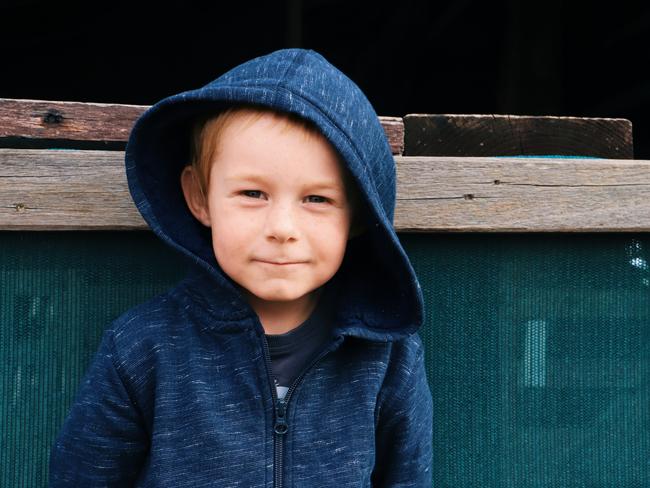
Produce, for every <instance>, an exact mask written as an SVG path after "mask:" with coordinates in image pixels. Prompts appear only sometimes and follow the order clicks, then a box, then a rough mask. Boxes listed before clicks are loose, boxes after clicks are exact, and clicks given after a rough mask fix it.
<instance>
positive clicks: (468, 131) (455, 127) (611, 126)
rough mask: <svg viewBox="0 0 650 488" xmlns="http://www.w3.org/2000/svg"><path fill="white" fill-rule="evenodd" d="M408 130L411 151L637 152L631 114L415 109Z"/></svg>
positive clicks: (613, 155)
mask: <svg viewBox="0 0 650 488" xmlns="http://www.w3.org/2000/svg"><path fill="white" fill-rule="evenodd" d="M404 131H405V133H404V152H403V154H404V155H405V156H543V155H564V156H592V157H600V158H608V159H633V158H634V150H633V143H632V123H631V122H630V121H629V120H626V119H610V118H586V117H551V116H516V115H433V114H409V115H406V116H404Z"/></svg>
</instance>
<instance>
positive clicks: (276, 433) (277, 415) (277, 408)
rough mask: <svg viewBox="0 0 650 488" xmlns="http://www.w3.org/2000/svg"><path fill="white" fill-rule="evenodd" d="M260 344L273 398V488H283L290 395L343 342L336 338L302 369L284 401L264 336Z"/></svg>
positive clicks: (341, 338)
mask: <svg viewBox="0 0 650 488" xmlns="http://www.w3.org/2000/svg"><path fill="white" fill-rule="evenodd" d="M262 339H263V340H262V343H263V346H264V360H265V362H266V372H267V375H268V378H269V383H270V384H271V395H272V396H273V413H274V415H273V459H274V462H273V486H274V487H275V488H282V487H283V483H284V480H283V474H282V472H283V471H284V469H283V463H284V436H285V434H286V433H287V432H288V431H289V424H288V423H287V408H288V404H289V400H290V399H291V394H292V393H293V391H294V390H295V389H296V388H297V387H298V385H299V384H300V383H301V382H302V379H303V378H304V377H305V375H306V374H307V372H308V371H309V370H310V369H311V368H312V367H313V366H314V365H315V364H316V363H317V362H318V361H320V360H321V359H322V358H323V357H324V356H325V355H326V354H328V353H329V352H330V351H332V350H334V349H335V348H336V347H337V346H338V345H339V343H340V342H342V341H343V336H338V337H337V338H336V340H335V341H334V343H332V344H330V345H329V346H328V347H327V348H325V349H324V350H323V351H321V353H320V354H319V355H318V356H316V357H315V358H314V360H313V361H312V362H311V363H309V365H308V366H307V367H306V368H304V369H303V371H302V373H300V375H299V376H298V377H297V378H296V379H295V380H294V381H293V383H292V384H291V386H290V387H289V389H288V390H287V393H286V394H285V396H284V399H281V398H278V394H277V390H276V388H275V381H274V380H273V374H272V372H271V353H270V352H269V343H268V341H267V340H266V336H262Z"/></svg>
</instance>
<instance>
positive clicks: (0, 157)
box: [0, 149, 650, 232]
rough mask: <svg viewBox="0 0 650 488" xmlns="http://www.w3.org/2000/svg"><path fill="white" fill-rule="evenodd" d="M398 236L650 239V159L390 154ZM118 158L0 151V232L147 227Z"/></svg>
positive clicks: (96, 154) (114, 153)
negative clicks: (608, 234) (634, 235)
mask: <svg viewBox="0 0 650 488" xmlns="http://www.w3.org/2000/svg"><path fill="white" fill-rule="evenodd" d="M396 161H397V178H398V179H397V204H396V210H395V228H396V229H397V230H398V231H400V232H594V231H597V232H605V231H613V232H628V231H629V232H643V231H645V232H647V231H649V230H650V161H646V160H617V159H537V158H531V159H527V158H449V157H405V156H398V157H396ZM146 228H147V227H146V224H145V223H144V221H143V220H142V217H141V216H140V214H139V213H138V211H137V209H136V208H135V206H134V204H133V202H132V200H131V196H130V194H129V192H128V187H127V183H126V176H125V173H124V153H123V152H121V151H76V150H61V151H54V150H35V149H20V150H18V149H0V229H2V230H80V229H87V230H91V229H107V230H108V229H133V230H139V229H146Z"/></svg>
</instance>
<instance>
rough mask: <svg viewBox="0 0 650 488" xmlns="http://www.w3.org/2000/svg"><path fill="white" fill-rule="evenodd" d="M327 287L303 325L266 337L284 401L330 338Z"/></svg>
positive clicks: (279, 396)
mask: <svg viewBox="0 0 650 488" xmlns="http://www.w3.org/2000/svg"><path fill="white" fill-rule="evenodd" d="M327 288H328V287H325V289H323V292H322V294H321V296H320V299H319V301H318V304H317V305H316V307H315V308H314V311H313V312H312V314H311V315H310V316H309V317H308V318H307V320H305V321H304V322H303V323H302V324H300V325H299V326H298V327H296V328H295V329H292V330H290V331H289V332H287V333H285V334H266V339H267V341H268V344H269V352H270V353H271V369H272V372H273V377H274V379H275V387H276V391H277V392H278V398H284V396H285V394H286V392H287V390H288V389H289V387H290V386H291V384H292V383H293V381H294V380H295V379H296V378H297V377H298V376H299V375H300V373H302V371H303V369H304V368H306V367H307V366H308V365H309V363H310V362H311V360H312V359H314V358H315V356H316V355H317V354H318V353H319V352H320V351H321V350H322V348H323V347H324V346H325V344H326V343H327V342H329V339H330V338H331V337H332V329H333V325H334V324H333V323H332V317H333V314H332V311H333V310H332V306H331V294H330V293H328V289H327Z"/></svg>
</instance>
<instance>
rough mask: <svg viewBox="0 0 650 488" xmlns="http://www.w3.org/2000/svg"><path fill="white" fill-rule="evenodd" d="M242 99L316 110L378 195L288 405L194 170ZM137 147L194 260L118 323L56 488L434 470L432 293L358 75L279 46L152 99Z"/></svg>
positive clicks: (301, 482)
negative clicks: (195, 122) (426, 339)
mask: <svg viewBox="0 0 650 488" xmlns="http://www.w3.org/2000/svg"><path fill="white" fill-rule="evenodd" d="M236 102H253V103H258V104H263V105H267V106H270V107H273V108H275V109H278V110H282V111H286V112H293V113H296V114H299V115H301V116H303V117H305V118H307V119H309V120H311V121H313V122H315V123H316V125H317V126H318V127H319V128H320V130H321V131H322V133H323V134H324V135H325V137H326V138H327V139H328V140H329V141H330V142H331V143H332V144H333V145H334V147H335V148H336V149H337V150H338V152H339V153H340V154H341V156H342V158H343V159H344V161H345V164H347V166H348V168H349V169H350V171H351V173H352V175H353V177H354V179H355V181H356V184H357V185H358V187H359V190H360V192H361V195H362V197H363V199H364V201H365V204H366V205H367V209H366V210H367V218H368V221H367V222H366V223H367V226H368V230H367V232H365V233H363V234H361V235H359V236H357V237H355V238H353V239H351V240H350V241H349V242H348V247H347V249H346V254H345V257H344V260H343V263H342V264H341V267H340V269H339V271H338V272H337V274H336V275H335V276H334V277H333V278H332V281H333V283H334V284H335V286H336V289H337V290H338V300H337V308H336V311H335V312H336V313H335V324H334V339H333V340H332V342H331V343H329V344H328V345H327V346H326V348H325V349H324V350H323V351H322V352H321V354H320V355H319V356H318V358H317V360H316V361H315V362H313V363H311V364H310V365H309V366H308V367H307V368H306V369H305V370H304V371H303V374H302V375H301V377H300V379H299V380H298V382H297V383H296V385H295V389H294V391H293V393H292V394H291V396H290V397H289V398H288V403H287V404H286V407H283V406H281V405H279V404H278V403H277V399H276V396H275V392H274V389H273V383H272V379H271V376H270V374H269V357H268V347H267V345H266V341H265V340H264V329H263V327H262V325H261V323H260V321H259V318H258V316H257V315H256V313H255V312H254V310H253V309H252V307H251V306H250V305H249V304H248V302H247V301H246V299H245V297H244V296H243V295H242V294H241V293H240V292H239V291H238V289H237V287H236V286H235V284H234V283H233V282H232V280H231V279H230V278H229V277H228V276H227V275H226V274H225V273H224V272H223V271H222V270H221V268H220V267H219V265H218V264H217V261H216V259H215V256H214V253H213V250H212V245H211V241H210V239H211V236H210V233H209V229H207V228H205V227H203V226H202V225H201V224H200V223H199V222H198V221H197V220H196V219H195V218H194V217H193V216H192V215H191V213H190V212H189V210H188V209H187V206H186V204H185V201H184V199H183V195H182V192H181V188H180V185H179V175H180V172H181V170H182V167H183V166H185V164H187V162H188V150H189V133H190V132H189V127H190V122H191V120H192V119H193V118H195V117H196V116H197V115H199V114H200V113H204V112H206V111H212V112H214V111H215V110H218V109H220V108H223V107H224V106H227V105H228V104H231V103H236ZM125 160H126V174H127V179H128V184H129V190H130V192H131V195H132V197H133V200H134V202H135V204H136V206H137V208H138V209H139V211H140V212H141V214H142V216H143V217H144V219H145V220H146V222H147V223H148V224H149V226H150V227H151V229H152V230H153V231H154V232H155V233H156V235H157V236H159V237H160V238H161V239H162V240H163V241H164V242H166V243H167V244H169V245H170V246H172V247H173V248H174V249H176V250H177V251H178V252H180V253H182V255H183V256H186V257H187V258H188V260H189V263H190V266H189V269H190V271H189V273H188V275H187V277H186V278H185V279H184V280H182V281H181V282H180V283H178V285H177V286H175V287H173V288H171V289H170V290H168V291H167V292H165V293H163V294H161V295H159V296H155V297H153V298H151V299H150V300H148V301H147V302H145V303H142V304H140V305H138V306H136V307H134V308H132V309H130V310H128V311H126V312H124V314H123V315H121V316H120V317H119V318H117V319H116V320H115V321H114V322H113V323H111V324H108V326H107V328H106V331H105V333H104V335H103V338H102V341H101V344H100V346H99V349H98V351H97V353H96V355H95V357H94V359H93V361H92V363H91V365H90V367H89V368H88V371H87V372H86V374H85V377H84V379H83V380H82V382H81V385H80V387H79V391H78V392H77V396H76V398H75V401H74V404H73V406H72V408H71V410H70V413H69V416H68V417H67V419H66V422H65V424H64V426H63V427H62V429H61V431H60V433H59V435H58V437H57V439H56V441H55V443H54V445H53V447H52V452H51V457H50V486H52V487H63V486H65V487H70V486H79V487H129V486H136V487H150V488H153V487H174V488H183V487H188V488H189V487H192V488H199V487H219V488H226V487H245V488H251V487H267V488H270V487H276V488H280V487H296V488H309V487H319V488H325V487H337V488H343V487H370V486H374V487H398V486H400V487H407V486H408V487H429V486H431V462H432V459H431V456H432V438H431V437H432V399H431V393H430V390H429V386H428V384H427V379H426V376H425V369H424V350H423V347H422V343H421V340H420V337H419V335H418V332H417V330H418V328H419V327H420V326H421V325H422V323H423V298H422V292H421V290H420V285H419V284H418V280H417V277H416V275H415V273H414V271H413V268H412V267H411V264H410V262H409V260H408V257H407V256H406V254H405V252H404V250H403V248H402V246H401V244H400V242H399V239H398V238H397V235H396V234H395V231H394V229H393V226H392V221H393V212H394V207H395V162H394V159H393V157H392V154H391V151H390V147H389V145H388V141H387V139H386V135H385V133H384V131H383V128H382V127H381V124H380V123H379V120H378V118H377V114H376V113H375V111H374V109H373V107H372V106H371V104H370V102H369V101H368V99H367V98H366V96H365V95H364V94H363V93H362V91H361V90H360V89H359V87H358V86H357V85H356V84H355V83H354V82H353V81H351V80H350V79H349V78H348V77H347V76H345V75H344V74H343V73H341V72H340V71H339V70H338V69H336V68H335V67H334V66H333V65H332V64H330V63H329V62H328V61H327V60H325V58H323V57H322V56H321V55H320V54H318V53H316V52H314V51H311V50H303V49H284V50H279V51H275V52H272V53H270V54H268V55H265V56H261V57H258V58H255V59H252V60H250V61H248V62H246V63H244V64H242V65H239V66H237V67H235V68H233V69H232V70H230V71H228V72H227V73H225V74H224V75H222V76H221V77H219V78H217V79H216V80H215V81H213V82H211V83H209V84H207V85H206V86H204V87H202V88H199V89H196V90H191V91H187V92H183V93H180V94H178V95H173V96H171V97H168V98H166V99H164V100H161V101H160V102H158V103H157V104H155V105H154V106H152V107H151V108H150V109H148V110H147V111H146V112H145V113H144V114H143V115H142V117H140V119H139V120H138V121H137V122H136V124H135V126H134V128H133V130H132V132H131V136H130V139H129V142H128V145H127V150H126V156H125ZM283 409H286V411H285V412H283V411H282V410H283ZM280 424H281V425H280Z"/></svg>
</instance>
